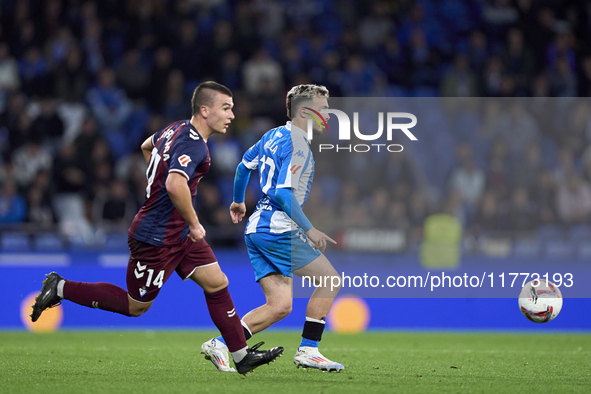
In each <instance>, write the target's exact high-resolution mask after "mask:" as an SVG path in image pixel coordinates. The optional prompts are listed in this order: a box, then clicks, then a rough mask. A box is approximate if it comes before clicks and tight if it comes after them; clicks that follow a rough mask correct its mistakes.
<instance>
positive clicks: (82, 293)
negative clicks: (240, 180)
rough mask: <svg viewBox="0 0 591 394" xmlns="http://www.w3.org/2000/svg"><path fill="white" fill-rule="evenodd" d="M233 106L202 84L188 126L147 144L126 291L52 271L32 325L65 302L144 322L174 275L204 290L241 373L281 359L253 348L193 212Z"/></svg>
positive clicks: (219, 89)
mask: <svg viewBox="0 0 591 394" xmlns="http://www.w3.org/2000/svg"><path fill="white" fill-rule="evenodd" d="M233 106H234V103H233V100H232V92H231V91H230V90H229V89H228V88H226V87H225V86H223V85H220V84H218V83H215V82H204V83H202V84H200V85H199V86H198V87H197V88H196V89H195V91H194V92H193V97H192V99H191V110H192V116H191V119H190V120H183V121H178V122H174V123H172V124H170V125H168V126H167V127H166V128H164V129H163V130H161V131H159V132H157V133H155V134H154V135H152V136H151V137H149V138H148V139H146V140H145V141H144V142H143V144H142V153H143V154H144V157H145V159H146V162H148V170H147V171H146V175H147V177H148V187H147V188H146V201H145V202H144V205H143V206H142V208H141V209H140V211H139V212H138V213H137V215H136V216H135V218H134V219H133V222H132V223H131V227H130V228H129V232H128V235H129V240H128V243H129V251H130V256H129V263H128V265H127V291H125V290H123V289H122V288H120V287H118V286H115V285H113V284H110V283H104V282H100V283H84V282H74V281H70V280H64V279H63V278H62V277H61V276H59V275H58V274H57V273H55V272H52V273H50V274H48V275H46V277H47V279H46V280H45V281H44V282H43V287H42V289H41V292H40V293H39V295H38V296H37V298H36V301H35V304H34V305H33V312H32V313H31V318H32V320H33V321H36V320H37V319H38V318H39V316H40V315H41V313H42V312H43V311H44V310H45V309H47V308H49V307H52V306H55V305H57V304H59V303H60V302H61V300H62V299H66V300H70V301H72V302H75V303H77V304H80V305H84V306H87V307H92V308H98V309H103V310H106V311H111V312H116V313H120V314H122V315H126V316H140V315H142V314H143V313H144V312H146V311H147V310H148V309H150V306H151V305H152V302H153V301H154V299H155V298H156V297H157V296H158V293H159V292H160V288H161V287H162V285H163V284H164V282H166V280H167V279H168V278H169V277H170V275H171V274H172V273H173V271H176V273H177V274H178V275H179V276H180V277H181V278H182V279H183V280H186V279H192V280H193V281H194V282H195V283H197V284H198V285H199V286H201V287H202V288H203V290H204V293H205V299H206V301H207V307H208V309H209V314H210V316H211V319H212V320H213V322H214V323H215V325H216V326H217V327H218V329H219V330H220V332H221V333H222V336H223V337H224V340H225V341H226V342H227V345H228V348H229V350H230V352H231V353H232V356H233V358H234V364H235V365H236V369H237V370H238V372H239V373H242V374H246V373H247V372H249V371H251V370H253V369H254V368H256V367H258V366H260V365H262V364H267V363H269V362H270V361H273V360H275V358H277V357H278V356H280V355H281V353H282V352H283V348H282V347H277V348H273V349H270V350H268V351H259V350H256V348H257V346H255V347H253V349H250V348H248V347H247V345H246V340H245V337H244V330H243V328H242V324H241V323H240V317H239V316H238V314H237V313H236V309H235V308H234V303H233V301H232V298H231V296H230V293H229V292H228V278H227V277H226V275H225V274H224V273H223V272H222V270H221V268H220V266H219V264H218V262H217V259H216V257H215V255H214V254H213V251H212V250H211V247H210V246H209V245H208V244H207V242H206V241H205V239H204V237H205V229H204V228H203V226H202V225H201V224H200V223H199V219H198V218H197V213H196V212H195V209H194V208H193V199H194V198H195V195H196V193H197V185H198V184H199V181H200V180H201V178H202V177H203V176H204V175H205V174H206V173H207V171H208V170H209V166H210V158H209V150H208V148H207V139H208V138H209V137H210V136H211V135H212V134H216V133H225V132H226V130H227V128H228V126H229V125H230V122H231V121H232V119H234V113H233V112H232V107H233ZM227 368H228V369H231V368H230V366H229V365H228V366H227Z"/></svg>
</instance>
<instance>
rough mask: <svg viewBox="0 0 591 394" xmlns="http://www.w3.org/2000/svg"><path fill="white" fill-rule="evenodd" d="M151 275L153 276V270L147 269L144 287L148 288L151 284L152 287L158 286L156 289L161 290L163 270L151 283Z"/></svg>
mask: <svg viewBox="0 0 591 394" xmlns="http://www.w3.org/2000/svg"><path fill="white" fill-rule="evenodd" d="M153 275H154V270H153V269H148V280H147V281H146V287H150V285H151V284H152V285H154V286H158V288H161V287H162V285H163V284H164V270H162V271H160V272H158V274H157V275H156V277H155V278H154V281H153V282H152V276H153ZM150 282H152V283H150Z"/></svg>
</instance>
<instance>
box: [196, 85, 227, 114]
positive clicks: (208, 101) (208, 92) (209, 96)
mask: <svg viewBox="0 0 591 394" xmlns="http://www.w3.org/2000/svg"><path fill="white" fill-rule="evenodd" d="M213 91H215V92H220V93H222V94H225V95H226V96H230V97H232V91H231V90H230V89H228V88H227V87H225V86H224V85H221V84H219V83H217V82H213V81H207V82H202V83H200V84H199V86H197V87H196V88H195V90H194V91H193V97H192V98H191V115H197V114H198V113H199V108H201V106H202V105H207V106H208V107H211V106H213V103H214V101H215V95H214V94H213Z"/></svg>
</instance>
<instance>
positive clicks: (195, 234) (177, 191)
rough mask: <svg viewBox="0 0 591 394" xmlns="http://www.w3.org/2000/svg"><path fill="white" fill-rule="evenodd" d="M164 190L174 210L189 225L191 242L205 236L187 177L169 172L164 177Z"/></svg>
mask: <svg viewBox="0 0 591 394" xmlns="http://www.w3.org/2000/svg"><path fill="white" fill-rule="evenodd" d="M166 191H167V192H168V196H169V197H170V200H171V201H172V203H173V205H174V207H175V208H176V210H177V211H178V212H179V213H180V214H181V216H182V217H183V219H185V221H186V222H187V224H188V225H189V238H190V239H191V240H192V241H193V242H198V241H201V240H202V239H203V238H205V229H204V228H203V226H202V225H201V223H199V219H198V218H197V213H196V212H195V208H193V202H192V201H191V190H190V189H189V184H188V183H187V178H185V177H184V176H183V175H181V174H179V173H177V172H171V173H169V174H168V177H167V178H166Z"/></svg>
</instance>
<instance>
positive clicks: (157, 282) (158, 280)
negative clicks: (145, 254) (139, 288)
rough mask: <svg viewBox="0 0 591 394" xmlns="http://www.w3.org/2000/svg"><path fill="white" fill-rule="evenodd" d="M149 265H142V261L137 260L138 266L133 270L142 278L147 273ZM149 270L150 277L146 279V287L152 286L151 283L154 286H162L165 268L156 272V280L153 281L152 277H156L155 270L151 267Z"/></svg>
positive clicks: (136, 275)
mask: <svg viewBox="0 0 591 394" xmlns="http://www.w3.org/2000/svg"><path fill="white" fill-rule="evenodd" d="M147 267H148V265H147V264H146V265H142V264H141V262H139V261H138V262H137V264H136V268H135V270H134V271H133V273H134V274H135V277H136V278H137V279H140V278H142V277H143V276H144V275H145V273H146V272H145V271H146V268H147ZM147 272H148V279H147V280H146V287H150V285H152V284H153V285H154V286H158V288H161V287H162V285H163V284H164V270H161V271H159V272H158V273H157V274H156V277H155V278H154V281H153V282H152V278H153V277H154V270H153V269H151V268H149V269H148V270H147Z"/></svg>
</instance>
